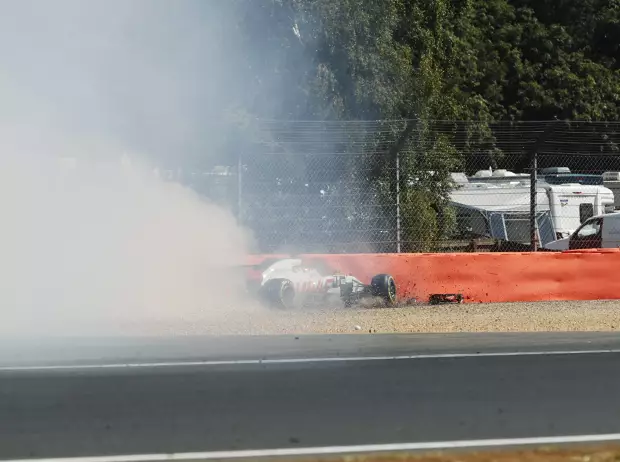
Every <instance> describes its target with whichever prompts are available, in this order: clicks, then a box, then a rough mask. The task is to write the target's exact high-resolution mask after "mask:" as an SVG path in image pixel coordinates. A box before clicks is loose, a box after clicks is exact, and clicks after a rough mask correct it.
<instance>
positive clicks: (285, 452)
mask: <svg viewBox="0 0 620 462" xmlns="http://www.w3.org/2000/svg"><path fill="white" fill-rule="evenodd" d="M606 441H607V442H608V441H620V433H609V434H602V435H573V436H543V437H533V438H501V439H488V440H460V441H437V442H422V443H394V444H367V445H358V446H325V447H315V448H281V449H251V450H241V451H208V452H181V453H169V454H131V455H119V456H95V457H65V458H50V459H35V458H28V459H9V460H4V459H0V460H2V462H25V461H35V462H159V461H172V460H179V461H180V460H201V459H202V460H206V459H238V458H246V457H277V456H310V455H333V454H352V453H373V452H397V451H420V450H443V449H466V448H489V447H499V446H526V445H553V444H574V443H596V442H606Z"/></svg>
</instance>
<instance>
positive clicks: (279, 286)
mask: <svg viewBox="0 0 620 462" xmlns="http://www.w3.org/2000/svg"><path fill="white" fill-rule="evenodd" d="M263 296H264V297H265V299H266V301H267V302H268V303H269V304H270V305H271V306H273V307H275V308H280V309H287V310H290V309H293V308H295V307H296V298H297V297H296V294H295V287H294V286H293V283H292V282H291V281H290V280H288V279H270V280H269V281H267V282H266V283H265V284H264V285H263Z"/></svg>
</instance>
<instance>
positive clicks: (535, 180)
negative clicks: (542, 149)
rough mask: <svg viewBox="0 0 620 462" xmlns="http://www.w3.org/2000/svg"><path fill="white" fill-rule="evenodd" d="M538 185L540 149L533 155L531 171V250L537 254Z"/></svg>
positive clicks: (535, 150)
mask: <svg viewBox="0 0 620 462" xmlns="http://www.w3.org/2000/svg"><path fill="white" fill-rule="evenodd" d="M537 183H538V149H534V152H533V153H532V162H531V170H530V250H531V251H532V252H536V250H537V249H536V247H537V246H536V241H537V239H536V228H537V226H536V193H537Z"/></svg>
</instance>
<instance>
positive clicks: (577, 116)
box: [236, 0, 620, 248]
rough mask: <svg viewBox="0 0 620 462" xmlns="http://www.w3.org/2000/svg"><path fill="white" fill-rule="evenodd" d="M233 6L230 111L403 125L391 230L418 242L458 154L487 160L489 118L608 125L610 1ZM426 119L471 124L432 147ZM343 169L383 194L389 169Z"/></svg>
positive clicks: (614, 103)
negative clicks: (239, 85) (397, 204)
mask: <svg viewBox="0 0 620 462" xmlns="http://www.w3.org/2000/svg"><path fill="white" fill-rule="evenodd" d="M237 8H238V9H239V14H238V17H239V25H238V28H237V31H240V33H241V35H242V37H243V40H244V43H245V45H246V50H247V56H246V57H245V61H246V67H245V72H246V73H247V76H246V78H247V85H246V87H245V91H244V93H243V94H242V95H239V97H238V104H237V106H236V110H237V111H238V112H239V111H240V112H242V113H243V114H245V116H246V117H247V116H248V115H249V116H250V117H259V118H260V117H262V118H270V119H281V120H296V119H303V120H402V119H415V120H416V129H415V131H414V132H415V134H414V135H413V136H410V137H408V139H407V140H406V142H405V143H401V144H402V150H401V152H400V153H399V156H400V161H401V167H402V173H403V174H402V175H401V180H400V184H399V187H400V189H401V191H403V196H402V197H403V199H402V200H403V207H402V213H403V222H404V226H405V228H406V229H409V230H413V229H414V228H415V227H423V228H424V229H430V230H431V231H429V233H427V234H428V236H427V237H423V240H427V241H428V242H431V241H433V240H435V239H436V238H437V236H438V235H440V234H442V233H445V232H446V229H445V228H446V226H445V224H441V223H442V222H445V221H446V220H441V219H438V218H437V217H438V216H439V217H441V216H447V214H446V213H444V212H445V211H446V205H447V195H448V192H449V190H450V179H449V175H448V173H449V172H450V171H454V170H455V169H462V168H467V166H468V163H467V162H468V154H470V153H472V152H476V153H481V152H482V153H486V155H488V159H489V165H494V164H495V163H496V162H497V160H498V159H499V158H501V149H500V148H499V147H498V146H497V145H496V143H495V140H494V138H493V134H492V131H491V130H490V129H489V124H490V123H491V121H502V120H507V121H538V120H553V119H555V118H557V119H562V120H577V121H579V120H582V121H588V120H594V121H600V120H610V121H616V120H619V119H620V1H618V0H381V1H377V0H245V1H242V0H241V1H238V3H237ZM438 120H439V121H441V120H443V121H450V120H451V121H459V120H460V121H470V122H474V123H472V124H470V125H468V128H467V130H466V133H465V134H464V136H465V138H466V143H464V144H463V145H464V146H465V149H460V150H456V149H455V147H454V144H453V143H452V137H453V136H456V134H457V132H458V131H459V130H460V128H459V127H457V126H456V125H455V126H454V129H453V130H443V131H442V132H441V133H442V135H441V136H436V132H435V131H434V130H433V125H432V124H433V123H435V122H436V121H438ZM402 130H403V127H402V124H400V125H399V124H398V123H396V124H395V125H394V126H393V130H392V131H393V134H392V135H391V139H388V140H386V139H385V133H383V134H382V137H383V138H381V139H377V138H373V137H372V136H371V137H369V138H368V139H367V146H366V148H367V149H368V150H372V149H375V148H376V145H377V144H378V143H384V144H385V143H386V141H387V142H392V143H397V142H398V139H399V136H400V135H401V134H402ZM460 135H463V134H462V133H461V134H460ZM388 138H389V137H388ZM356 149H359V146H357V147H356ZM391 154H394V153H391ZM385 156H386V157H385V163H386V165H388V166H391V165H392V163H393V161H394V159H393V158H391V157H390V152H386V153H385ZM345 171H346V173H345V174H344V175H343V178H344V179H346V178H345V177H356V178H357V180H359V179H360V176H361V175H362V176H363V175H367V176H366V177H365V179H366V180H367V181H368V183H369V184H370V185H375V186H376V189H377V194H379V195H381V194H384V197H387V196H385V194H387V195H389V193H391V192H393V191H394V189H395V187H396V184H395V178H393V176H390V173H389V172H390V169H389V168H385V169H379V170H378V171H374V172H373V173H372V174H367V173H364V172H361V171H357V170H356V167H355V165H351V166H350V167H349V168H347V169H345ZM429 172H432V174H430V173H429ZM344 179H343V181H344ZM343 188H346V185H344V186H343ZM431 210H432V211H435V212H438V213H435V215H433V213H430V211H431ZM432 217H435V218H432ZM448 221H449V220H448ZM431 222H432V224H433V225H432V226H430V227H429V226H427V225H428V223H431ZM352 223H355V220H353V221H352ZM351 226H355V225H354V224H352V225H351ZM411 232H413V231H411ZM416 235H417V236H425V234H424V233H422V234H420V233H418V232H416ZM426 247H427V246H426V244H424V243H420V245H419V246H418V247H417V248H426Z"/></svg>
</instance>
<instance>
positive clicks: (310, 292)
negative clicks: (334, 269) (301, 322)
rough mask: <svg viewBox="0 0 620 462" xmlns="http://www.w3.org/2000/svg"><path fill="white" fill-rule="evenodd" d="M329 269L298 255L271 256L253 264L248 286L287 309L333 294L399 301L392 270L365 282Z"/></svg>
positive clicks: (344, 297)
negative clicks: (299, 257)
mask: <svg viewBox="0 0 620 462" xmlns="http://www.w3.org/2000/svg"><path fill="white" fill-rule="evenodd" d="M325 273H326V271H319V269H318V268H317V267H316V264H315V265H314V267H312V266H310V265H308V266H306V265H304V264H303V262H302V260H301V259H298V258H284V259H268V260H265V261H264V262H263V263H261V264H259V265H254V266H252V267H251V270H250V272H249V273H248V281H247V283H248V290H249V291H250V292H252V293H253V294H255V295H256V296H258V297H259V298H260V299H261V300H263V301H265V302H267V303H268V304H269V305H271V306H274V307H278V308H287V309H291V308H296V307H300V306H306V305H310V304H323V305H325V304H327V303H329V301H330V299H333V298H339V299H340V300H341V301H342V302H343V303H344V305H345V306H351V305H353V304H355V303H356V302H358V301H359V300H361V299H362V298H373V299H376V300H380V301H381V302H382V303H383V304H384V305H386V306H394V305H395V304H396V302H397V299H396V282H395V281H394V278H393V277H392V276H390V275H389V274H377V275H376V276H374V277H373V278H372V280H371V281H370V284H364V283H363V282H362V281H360V280H359V279H357V278H356V277H354V276H351V275H343V274H339V273H332V274H325Z"/></svg>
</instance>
